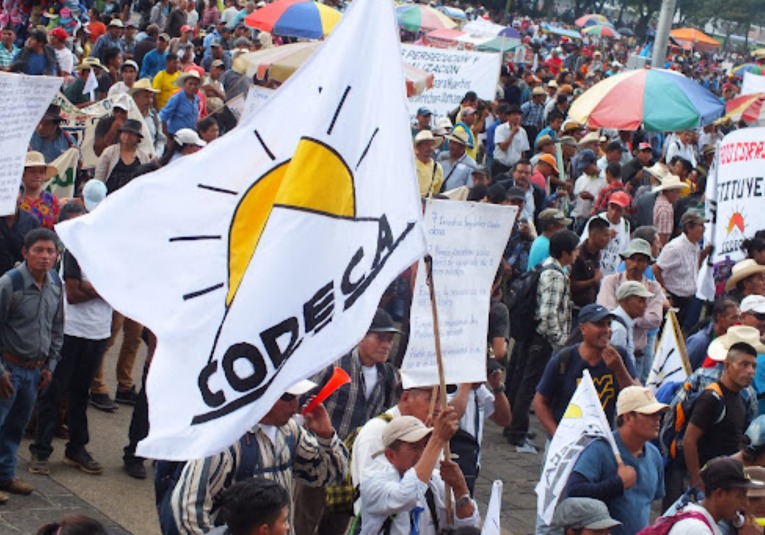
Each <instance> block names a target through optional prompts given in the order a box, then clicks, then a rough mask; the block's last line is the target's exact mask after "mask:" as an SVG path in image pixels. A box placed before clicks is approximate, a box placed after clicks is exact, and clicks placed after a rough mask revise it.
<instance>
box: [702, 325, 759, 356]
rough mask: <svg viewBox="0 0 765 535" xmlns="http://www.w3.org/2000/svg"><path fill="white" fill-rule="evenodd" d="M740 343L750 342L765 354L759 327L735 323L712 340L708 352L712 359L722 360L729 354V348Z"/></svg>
mask: <svg viewBox="0 0 765 535" xmlns="http://www.w3.org/2000/svg"><path fill="white" fill-rule="evenodd" d="M738 343H743V344H748V345H750V346H752V347H753V348H754V350H755V351H757V353H758V354H765V345H763V343H762V342H761V341H760V331H759V329H756V328H754V327H747V326H746V325H734V326H733V327H730V328H728V332H727V333H725V335H724V336H719V337H717V338H715V339H714V340H712V343H711V344H709V349H707V354H708V355H709V358H710V359H712V360H714V361H716V362H722V361H724V360H725V357H727V356H728V350H729V349H730V348H731V347H733V346H734V345H735V344H738Z"/></svg>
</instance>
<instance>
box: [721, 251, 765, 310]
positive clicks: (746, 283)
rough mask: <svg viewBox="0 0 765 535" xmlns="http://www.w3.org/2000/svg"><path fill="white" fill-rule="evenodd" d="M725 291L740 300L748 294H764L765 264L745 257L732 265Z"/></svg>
mask: <svg viewBox="0 0 765 535" xmlns="http://www.w3.org/2000/svg"><path fill="white" fill-rule="evenodd" d="M725 291H726V292H727V293H728V295H730V296H731V297H733V298H735V299H736V300H738V301H741V300H742V299H744V298H745V297H748V296H750V295H760V296H765V266H761V265H760V264H758V263H757V262H756V261H755V260H753V259H751V258H747V259H745V260H742V261H741V262H738V263H737V264H736V265H734V266H733V270H732V272H731V275H730V278H729V279H728V281H727V282H726V283H725Z"/></svg>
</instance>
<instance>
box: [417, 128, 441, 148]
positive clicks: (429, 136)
mask: <svg viewBox="0 0 765 535" xmlns="http://www.w3.org/2000/svg"><path fill="white" fill-rule="evenodd" d="M425 141H429V142H431V143H434V144H435V143H440V140H439V139H437V138H436V137H435V136H434V135H433V132H431V131H430V130H420V131H419V132H417V135H416V136H414V144H415V146H417V145H419V144H420V143H423V142H425Z"/></svg>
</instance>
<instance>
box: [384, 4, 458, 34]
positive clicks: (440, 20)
mask: <svg viewBox="0 0 765 535" xmlns="http://www.w3.org/2000/svg"><path fill="white" fill-rule="evenodd" d="M396 20H398V25H399V26H401V27H402V28H403V29H405V30H407V31H409V32H413V33H417V32H422V31H425V32H428V31H432V30H440V29H443V28H447V29H453V28H456V27H457V23H456V22H454V21H453V20H452V19H450V18H449V17H447V16H446V15H444V14H443V13H441V12H440V11H439V10H437V9H435V8H432V7H430V6H426V5H422V4H407V5H403V6H398V7H397V8H396Z"/></svg>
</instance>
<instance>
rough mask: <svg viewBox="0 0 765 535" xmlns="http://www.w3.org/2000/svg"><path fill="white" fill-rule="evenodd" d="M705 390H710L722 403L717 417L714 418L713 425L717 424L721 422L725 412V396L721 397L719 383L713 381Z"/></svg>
mask: <svg viewBox="0 0 765 535" xmlns="http://www.w3.org/2000/svg"><path fill="white" fill-rule="evenodd" d="M705 390H711V391H712V392H713V394H714V396H715V397H716V398H717V399H718V401H720V403H721V404H722V409H721V410H720V415H719V416H718V417H717V419H716V420H715V423H714V425H717V424H719V423H720V422H722V421H723V420H724V419H725V413H726V408H725V398H724V397H723V393H722V388H720V383H718V382H714V383H712V384H711V385H709V386H708V387H706V388H705Z"/></svg>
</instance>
